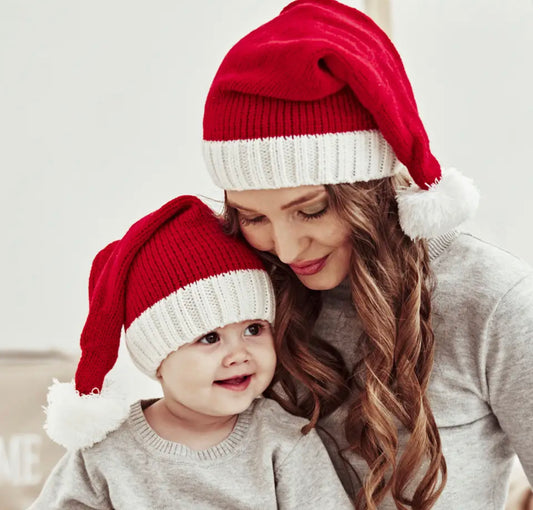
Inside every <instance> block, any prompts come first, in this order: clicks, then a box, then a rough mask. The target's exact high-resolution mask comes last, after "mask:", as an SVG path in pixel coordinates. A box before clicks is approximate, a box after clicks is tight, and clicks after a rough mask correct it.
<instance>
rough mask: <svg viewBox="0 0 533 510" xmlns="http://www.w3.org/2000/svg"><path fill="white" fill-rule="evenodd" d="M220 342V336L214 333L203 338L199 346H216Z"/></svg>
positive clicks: (200, 339)
mask: <svg viewBox="0 0 533 510" xmlns="http://www.w3.org/2000/svg"><path fill="white" fill-rule="evenodd" d="M219 340H220V337H219V336H218V333H215V332H214V331H213V332H211V333H207V335H205V336H203V337H202V338H199V339H198V343H199V344H207V345H211V344H216V343H217V342H218V341H219Z"/></svg>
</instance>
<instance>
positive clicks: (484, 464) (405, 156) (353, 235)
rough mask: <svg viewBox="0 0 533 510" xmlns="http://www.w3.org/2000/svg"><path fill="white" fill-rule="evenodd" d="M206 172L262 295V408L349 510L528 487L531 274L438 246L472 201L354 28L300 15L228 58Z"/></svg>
mask: <svg viewBox="0 0 533 510" xmlns="http://www.w3.org/2000/svg"><path fill="white" fill-rule="evenodd" d="M204 154H205V158H206V162H207V165H208V168H209V171H210V173H211V175H212V177H213V178H214V180H215V182H216V183H217V184H218V185H219V186H220V187H222V188H224V189H225V190H226V206H227V207H226V214H227V219H228V222H229V225H230V228H231V229H232V230H233V231H234V232H240V233H241V234H242V236H243V237H244V238H245V239H246V240H247V241H248V243H249V244H250V245H252V246H253V247H254V248H256V249H257V250H258V251H259V252H260V253H262V254H263V256H264V258H265V259H266V260H267V261H268V262H269V264H270V267H271V272H272V275H273V279H274V282H275V286H276V292H277V299H278V310H279V312H278V317H277V319H276V336H277V339H276V341H277V342H278V347H279V349H280V352H281V353H282V354H281V356H280V362H281V364H282V368H281V370H280V372H279V381H280V387H281V389H282V391H280V392H279V393H280V395H278V398H279V399H280V400H281V401H282V402H284V405H285V407H286V408H287V409H288V410H290V411H292V412H294V413H297V414H301V415H304V416H307V417H309V418H310V419H311V426H312V425H315V424H316V425H317V427H318V429H319V432H321V435H322V437H323V439H324V441H325V443H326V445H327V446H328V449H329V451H330V454H331V456H332V458H333V460H334V462H335V465H336V468H337V471H338V473H339V475H340V476H341V479H342V480H343V483H344V486H345V488H346V490H347V491H348V492H349V493H350V494H351V495H352V496H353V498H354V501H355V503H356V506H357V507H358V508H369V509H372V508H377V507H379V508H385V509H389V508H390V509H393V508H413V509H428V508H439V509H446V510H449V509H463V508H468V509H474V508H480V509H481V508H502V507H503V503H504V499H505V493H506V483H507V479H508V477H509V472H510V469H511V464H512V457H513V454H514V452H516V453H518V455H519V457H520V459H521V461H522V464H523V465H524V468H525V470H526V473H527V474H528V476H529V479H530V480H533V398H532V397H531V395H530V391H529V388H530V386H531V380H532V376H533V370H532V368H531V367H532V366H533V341H532V339H533V273H532V270H531V268H530V267H528V266H527V265H526V264H524V263H522V262H520V261H519V260H517V259H515V258H514V257H512V256H511V255H509V254H507V253H506V252H503V251H501V250H499V249H497V248H495V247H493V246H490V245H488V244H487V243H484V242H482V241H480V240H478V239H476V238H474V237H472V236H469V235H465V234H460V233H459V232H458V231H457V230H456V227H457V226H458V225H459V224H461V223H462V222H463V221H464V220H465V219H466V218H468V217H469V216H470V215H471V214H472V212H473V211H474V210H475V208H476V206H477V201H478V194H477V191H476V190H475V188H474V186H473V185H472V183H471V181H470V180H469V179H467V178H465V177H464V176H462V175H461V174H460V173H459V172H457V171H456V170H454V169H447V170H445V169H441V167H440V165H439V163H438V161H437V160H436V159H435V157H434V156H433V154H432V153H431V150H430V147H429V141H428V137H427V134H426V132H425V130H424V127H423V125H422V122H421V120H420V118H419V116H418V112H417V108H416V103H415V100H414V97H413V94H412V90H411V86H410V84H409V81H408V78H407V76H406V74H405V71H404V69H403V65H402V62H401V60H400V57H399V56H398V54H397V52H396V50H395V48H394V46H393V45H392V43H391V42H390V40H389V39H388V38H387V37H386V35H385V34H384V33H383V32H382V31H381V30H380V29H379V28H378V27H377V26H376V25H375V24H374V23H373V22H372V21H371V20H370V19H369V18H367V17H366V16H365V15H363V14H362V13H360V12H358V11H357V10H355V9H352V8H349V7H347V6H345V5H343V4H340V3H338V2H335V1H334V0H298V1H296V2H293V3H292V4H290V5H289V6H288V7H286V8H285V9H284V11H283V12H282V13H281V14H280V15H279V16H278V17H276V18H275V19H273V20H272V21H270V22H269V23H266V24H265V25H263V26H261V27H259V28H258V29H257V30H255V31H253V32H251V33H250V34H248V35H247V36H246V37H244V38H243V39H242V40H241V41H239V42H238V43H237V44H236V45H235V46H234V47H233V48H232V49H231V50H230V51H229V53H228V54H227V55H226V57H225V59H224V61H223V62H222V64H221V66H220V68H219V70H218V72H217V75H216V77H215V79H214V81H213V84H212V86H211V90H210V92H209V95H208V98H207V101H206V107H205V115H204Z"/></svg>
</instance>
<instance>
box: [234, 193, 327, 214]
mask: <svg viewBox="0 0 533 510" xmlns="http://www.w3.org/2000/svg"><path fill="white" fill-rule="evenodd" d="M325 192H326V190H317V191H311V192H310V193H307V194H305V195H302V196H301V197H298V198H295V199H294V200H291V201H290V202H288V203H287V204H283V205H282V206H281V209H282V210H285V209H289V208H290V207H294V206H295V205H300V204H303V203H304V202H308V201H309V200H312V199H313V198H316V197H317V196H319V195H321V194H322V193H325ZM228 205H229V206H230V207H233V208H234V209H239V210H241V211H246V212H256V211H254V210H253V209H249V208H248V207H244V206H243V205H239V204H236V203H235V202H231V201H230V200H228Z"/></svg>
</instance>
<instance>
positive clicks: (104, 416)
mask: <svg viewBox="0 0 533 510" xmlns="http://www.w3.org/2000/svg"><path fill="white" fill-rule="evenodd" d="M47 400H48V406H46V407H45V412H46V422H45V424H44V429H45V430H46V432H47V434H48V436H49V437H50V439H52V440H53V441H55V442H56V443H58V444H60V445H62V446H64V447H65V448H66V449H67V450H77V449H81V448H88V447H90V446H92V445H93V444H95V443H98V442H99V441H101V440H102V439H104V438H105V437H106V436H107V434H108V433H109V432H111V431H113V430H116V429H118V428H119V427H120V425H121V424H122V423H123V422H124V421H125V420H126V418H127V417H128V414H129V410H130V406H129V404H128V401H127V398H126V395H125V394H124V392H122V391H121V390H120V389H119V388H118V386H117V384H116V383H107V381H106V383H104V386H103V388H102V391H101V392H100V393H92V394H90V395H80V394H79V393H78V391H77V390H76V388H75V384H74V381H71V382H69V383H60V382H59V381H57V380H56V379H54V381H53V384H52V385H51V386H50V387H49V388H48V395H47Z"/></svg>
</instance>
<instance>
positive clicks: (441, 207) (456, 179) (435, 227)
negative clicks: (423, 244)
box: [396, 168, 479, 240]
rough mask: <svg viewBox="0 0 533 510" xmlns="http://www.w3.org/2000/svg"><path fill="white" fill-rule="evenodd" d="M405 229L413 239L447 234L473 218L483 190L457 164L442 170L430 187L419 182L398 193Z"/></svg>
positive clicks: (399, 208) (400, 213) (401, 220)
mask: <svg viewBox="0 0 533 510" xmlns="http://www.w3.org/2000/svg"><path fill="white" fill-rule="evenodd" d="M396 200H397V201H398V213H399V217H400V225H401V227H402V230H403V231H404V232H405V233H406V234H407V235H408V236H409V237H410V238H411V239H413V240H416V239H431V238H432V237H436V236H439V235H441V234H445V233H446V232H449V231H450V230H453V229H454V228H456V227H458V226H459V225H460V224H461V223H463V222H464V221H466V220H467V219H469V218H470V217H471V216H472V215H473V213H474V212H475V210H476V209H477V206H478V204H479V191H478V190H477V188H476V187H475V186H474V183H473V182H472V180H471V179H469V178H468V177H465V176H464V175H462V174H461V173H460V172H459V171H458V170H456V169H455V168H448V169H445V170H444V169H443V170H442V177H441V179H440V181H439V182H438V183H436V184H434V185H432V186H431V187H430V188H429V189H427V190H423V189H420V188H419V187H418V186H417V185H416V184H413V185H412V186H410V187H409V188H406V189H403V190H400V191H399V192H398V193H397V195H396Z"/></svg>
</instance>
